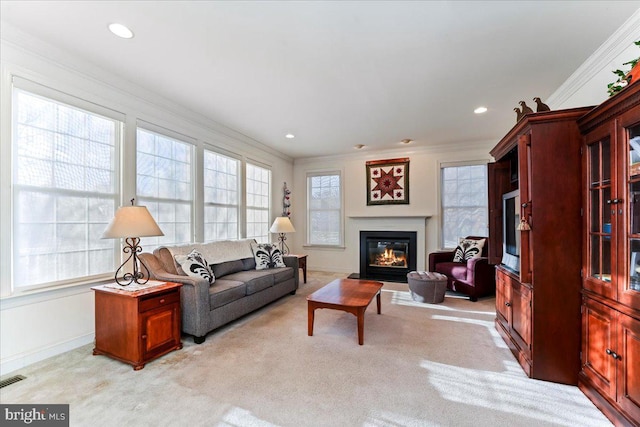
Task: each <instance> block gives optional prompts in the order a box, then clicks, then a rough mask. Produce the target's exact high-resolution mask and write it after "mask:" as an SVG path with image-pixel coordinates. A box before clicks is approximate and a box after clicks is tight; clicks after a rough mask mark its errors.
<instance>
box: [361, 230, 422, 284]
mask: <svg viewBox="0 0 640 427" xmlns="http://www.w3.org/2000/svg"><path fill="white" fill-rule="evenodd" d="M416 255H417V233H416V232H415V231H360V275H359V276H360V278H361V279H372V280H385V281H390V282H406V281H407V273H408V272H410V271H415V270H416V257H417V256H416Z"/></svg>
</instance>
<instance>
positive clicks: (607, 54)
mask: <svg viewBox="0 0 640 427" xmlns="http://www.w3.org/2000/svg"><path fill="white" fill-rule="evenodd" d="M636 40H640V10H638V11H636V13H634V14H633V15H632V16H630V17H629V19H628V20H627V21H626V22H625V24H624V25H622V26H621V27H620V28H619V29H618V30H617V31H616V32H615V33H614V34H613V35H612V36H611V37H610V38H609V39H608V40H606V41H605V42H604V43H603V45H602V46H601V47H600V48H599V49H598V50H597V51H596V52H594V54H593V55H592V56H591V57H590V58H588V59H587V60H586V61H585V63H584V64H583V65H582V66H581V67H579V68H578V70H576V72H575V73H574V74H573V75H572V76H571V77H570V78H569V79H568V80H567V81H566V82H565V83H563V84H562V85H561V87H560V88H558V90H556V92H554V93H553V94H552V95H551V96H550V97H549V99H548V100H547V103H548V104H549V106H550V107H551V108H552V109H553V110H557V109H564V108H573V107H583V106H587V105H594V106H595V105H598V104H600V103H601V102H603V101H605V100H606V99H607V97H608V95H607V84H608V83H610V82H612V81H615V80H616V79H617V77H616V76H615V75H614V74H613V73H612V70H615V69H618V68H619V69H627V70H628V69H629V66H623V65H622V64H623V63H624V62H627V61H630V60H632V59H635V58H637V57H639V56H640V48H638V47H636V46H634V45H633V42H634V41H636ZM496 131H497V133H496V138H495V140H494V141H469V142H468V143H467V144H464V145H460V146H452V147H449V148H447V147H439V148H435V149H431V150H423V151H411V150H398V151H393V152H380V153H367V152H362V153H358V154H354V155H351V156H343V157H327V158H310V159H296V161H295V163H294V165H295V166H294V198H293V205H292V208H293V210H292V221H293V223H294V225H295V227H296V230H297V233H295V236H294V237H293V238H292V241H293V244H294V247H293V251H296V252H300V253H307V254H308V255H309V257H308V259H307V263H308V266H309V268H310V269H315V270H323V271H339V272H344V273H353V272H358V270H359V247H358V234H357V231H358V229H359V227H361V224H360V223H359V222H361V221H360V220H357V221H356V220H354V219H352V218H350V217H353V216H372V217H384V216H390V217H398V216H415V215H424V216H430V218H429V219H427V220H426V238H425V240H426V242H425V246H426V247H425V253H426V255H427V256H428V253H429V252H432V251H435V250H437V249H440V235H439V233H440V221H441V215H440V202H439V198H440V196H439V188H440V184H439V172H438V171H439V168H440V164H442V163H447V162H457V161H473V160H487V159H490V155H489V151H490V150H491V149H492V148H493V147H494V146H495V144H497V143H498V141H499V140H500V139H501V138H502V137H503V136H504V134H505V133H506V132H507V131H508V129H507V130H496ZM501 131H503V132H504V133H499V132H501ZM396 157H410V162H411V163H410V191H411V194H410V202H411V203H410V204H409V205H392V206H367V205H366V179H365V162H366V161H367V160H379V159H392V158H396ZM336 168H340V169H342V170H343V171H344V177H345V178H344V181H345V184H344V190H345V197H344V200H345V213H344V214H345V238H346V240H345V247H344V248H340V249H320V248H314V247H304V242H305V234H306V229H305V217H304V211H305V205H306V176H305V174H306V173H307V172H308V171H313V170H323V169H329V170H331V169H336ZM370 224H372V225H374V226H375V227H380V226H381V223H379V222H376V223H370ZM383 224H387V226H389V227H395V225H394V220H393V219H389V220H388V221H386V223H383ZM290 238H291V237H290ZM421 263H424V264H422V265H425V266H426V264H427V261H426V260H425V259H422V257H421V256H420V259H419V260H418V269H420V268H421Z"/></svg>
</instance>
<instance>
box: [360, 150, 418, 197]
mask: <svg viewBox="0 0 640 427" xmlns="http://www.w3.org/2000/svg"><path fill="white" fill-rule="evenodd" d="M408 204H409V158H408V157H407V158H402V159H389V160H371V161H368V162H367V206H370V205H408Z"/></svg>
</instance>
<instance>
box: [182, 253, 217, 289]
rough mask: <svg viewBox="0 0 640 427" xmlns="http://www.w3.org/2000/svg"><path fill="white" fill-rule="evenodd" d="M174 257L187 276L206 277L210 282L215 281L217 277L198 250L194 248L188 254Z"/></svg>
mask: <svg viewBox="0 0 640 427" xmlns="http://www.w3.org/2000/svg"><path fill="white" fill-rule="evenodd" d="M174 258H175V260H176V262H177V263H178V264H179V265H180V267H181V268H182V271H183V272H184V274H186V275H187V276H190V277H195V278H197V279H206V280H207V281H208V282H209V284H211V283H213V282H215V280H216V277H215V276H214V275H213V271H212V270H211V267H209V264H208V263H207V260H206V259H204V256H202V254H201V253H200V252H198V251H197V250H195V249H194V250H192V251H191V252H189V254H188V255H176V256H175V257H174Z"/></svg>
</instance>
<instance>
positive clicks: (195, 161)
mask: <svg viewBox="0 0 640 427" xmlns="http://www.w3.org/2000/svg"><path fill="white" fill-rule="evenodd" d="M138 129H142V130H146V131H148V132H151V133H155V134H157V135H163V136H166V137H168V138H171V139H174V140H176V141H178V142H182V143H185V144H188V145H190V146H191V184H192V185H191V200H179V199H166V198H162V197H146V196H140V195H138V188H137V183H138V159H137V158H136V159H135V162H134V164H133V168H134V171H135V173H134V175H135V181H134V183H135V184H134V187H135V188H136V191H135V194H136V196H135V199H136V201H137V200H139V199H140V198H142V199H146V200H152V201H154V202H159V203H161V202H166V203H184V204H186V203H189V204H190V205H191V230H189V238H190V241H191V242H196V241H201V240H202V239H200V240H198V239H197V238H198V237H201V236H202V233H201V234H199V235H198V234H197V231H196V227H197V226H196V224H199V223H200V222H203V221H200V222H197V221H196V220H197V219H198V218H199V217H200V218H202V220H204V218H203V215H202V214H198V213H197V212H196V211H197V210H198V209H197V206H196V204H197V203H199V204H200V205H201V206H203V205H202V193H203V191H204V190H203V185H201V184H200V183H201V182H202V179H200V180H199V181H198V180H197V177H198V175H201V176H202V175H203V171H202V170H203V168H202V156H200V155H199V153H200V152H201V150H199V149H198V140H197V139H195V138H191V137H190V136H187V135H184V134H181V133H179V132H174V131H172V130H170V129H167V128H164V127H162V126H158V125H154V124H152V123H149V122H145V121H143V120H138V121H137V126H136V129H135V135H136V137H135V138H136V139H135V141H136V143H135V144H134V145H135V149H134V151H135V153H136V156H137V153H138V140H137V135H138ZM197 195H199V199H198V200H199V202H197V201H196V196H197ZM136 204H138V203H136ZM125 205H127V204H126V203H125ZM202 210H204V207H202Z"/></svg>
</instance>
